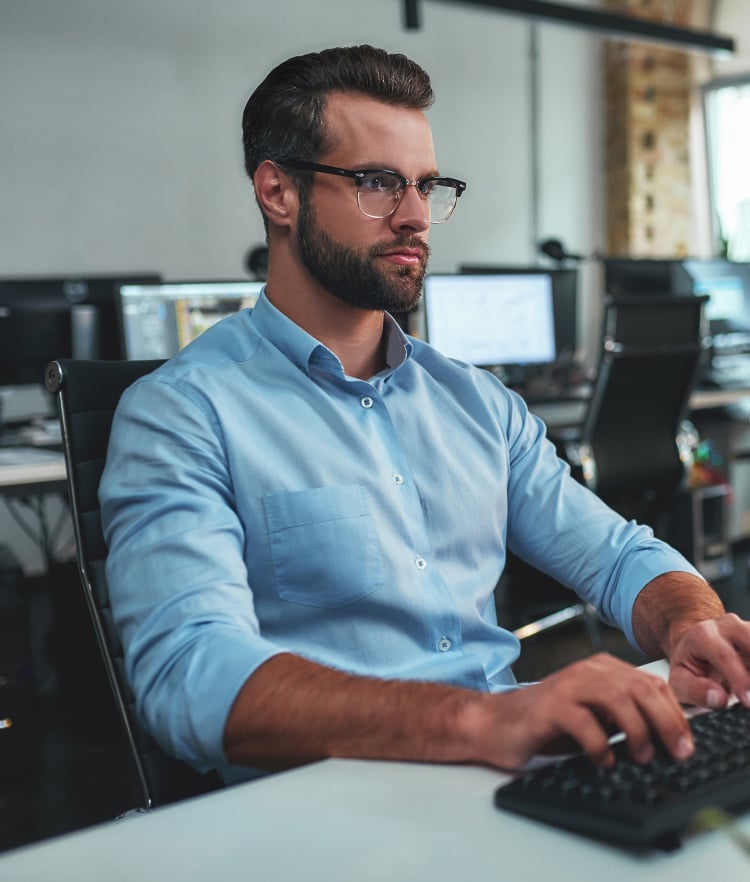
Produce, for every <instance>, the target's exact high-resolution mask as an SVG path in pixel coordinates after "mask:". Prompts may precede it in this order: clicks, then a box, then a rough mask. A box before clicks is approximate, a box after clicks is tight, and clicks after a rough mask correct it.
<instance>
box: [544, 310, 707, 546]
mask: <svg viewBox="0 0 750 882" xmlns="http://www.w3.org/2000/svg"><path fill="white" fill-rule="evenodd" d="M706 299H707V298H706V297H697V296H696V297H693V296H690V297H661V296H644V297H624V298H608V299H607V300H605V309H604V334H603V341H602V350H601V356H600V361H599V369H598V372H597V376H596V380H595V383H594V389H593V394H592V397H591V401H590V404H589V407H588V412H587V414H586V417H585V420H584V423H583V426H582V430H581V434H580V437H579V438H577V439H574V440H572V441H568V442H566V443H564V444H563V445H562V448H563V452H564V455H565V458H566V459H567V460H568V461H569V462H570V464H571V467H572V468H573V471H574V474H576V476H577V477H578V478H579V480H581V481H582V482H583V483H584V484H586V486H588V487H589V488H590V489H591V490H593V491H594V492H595V493H596V494H597V495H598V496H599V497H601V498H602V499H603V500H604V501H605V502H606V503H607V504H608V505H610V506H611V507H612V508H614V509H615V510H616V511H618V512H620V513H621V514H622V515H624V516H625V517H627V518H634V519H636V520H639V521H641V522H642V523H645V524H648V525H649V526H651V527H652V528H653V529H654V530H655V531H656V532H657V533H661V532H663V519H664V517H665V516H666V514H667V513H668V511H669V508H670V506H671V504H672V502H673V501H674V499H675V497H676V494H677V493H678V492H679V490H681V489H682V488H684V487H685V485H686V481H687V475H688V458H689V457H688V456H687V451H686V450H685V448H684V445H683V444H681V443H680V440H681V437H682V429H681V426H682V423H683V420H684V419H685V418H686V415H687V411H688V403H689V399H690V395H691V393H692V391H693V389H694V387H695V382H696V378H697V374H698V370H699V367H700V361H701V358H702V356H703V353H704V351H705V344H704V335H703V304H704V303H705V301H706ZM560 446H561V445H559V444H558V449H559V448H560Z"/></svg>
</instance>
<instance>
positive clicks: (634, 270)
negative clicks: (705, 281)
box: [602, 257, 693, 297]
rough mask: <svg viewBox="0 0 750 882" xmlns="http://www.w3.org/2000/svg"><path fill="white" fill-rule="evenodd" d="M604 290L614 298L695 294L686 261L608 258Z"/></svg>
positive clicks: (604, 263) (605, 267) (676, 259)
mask: <svg viewBox="0 0 750 882" xmlns="http://www.w3.org/2000/svg"><path fill="white" fill-rule="evenodd" d="M602 263H603V266H604V290H605V291H606V293H607V294H611V295H612V296H613V297H627V296H628V295H636V296H639V295H648V294H656V295H670V294H674V295H688V294H692V293H693V284H692V280H691V278H690V275H689V274H688V273H687V272H686V271H685V267H684V261H683V260H680V259H678V258H675V259H666V260H652V259H649V258H645V259H631V258H626V257H606V258H604V260H603V262H602Z"/></svg>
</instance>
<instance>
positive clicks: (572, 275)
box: [461, 264, 578, 363]
mask: <svg viewBox="0 0 750 882" xmlns="http://www.w3.org/2000/svg"><path fill="white" fill-rule="evenodd" d="M461 272H462V273H471V274H475V273H480V274H484V275H498V276H505V275H514V276H515V275H524V276H528V275H539V274H544V275H546V276H549V279H550V282H551V284H552V312H553V314H554V321H555V349H556V361H558V362H561V363H565V362H570V361H572V360H574V359H575V356H576V351H577V349H578V270H577V269H575V268H572V267H566V268H565V269H562V268H560V269H549V268H547V267H535V266H505V265H502V264H500V265H498V264H465V265H463V266H461Z"/></svg>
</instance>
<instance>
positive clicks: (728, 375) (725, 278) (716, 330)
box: [685, 259, 750, 389]
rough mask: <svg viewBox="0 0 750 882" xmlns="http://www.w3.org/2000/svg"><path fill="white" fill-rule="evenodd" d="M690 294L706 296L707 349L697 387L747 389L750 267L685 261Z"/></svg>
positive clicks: (749, 379)
mask: <svg viewBox="0 0 750 882" xmlns="http://www.w3.org/2000/svg"><path fill="white" fill-rule="evenodd" d="M685 270H686V272H687V273H688V274H689V275H690V277H691V279H692V281H693V290H694V292H695V293H696V294H698V295H705V296H706V297H707V298H708V300H707V301H706V307H705V316H706V335H707V342H708V345H709V350H708V358H706V359H705V362H704V365H703V369H702V371H701V376H700V378H699V384H700V385H701V386H702V387H703V388H709V389H712V388H715V389H750V265H748V264H745V263H737V262H734V261H729V260H721V259H714V260H686V261H685Z"/></svg>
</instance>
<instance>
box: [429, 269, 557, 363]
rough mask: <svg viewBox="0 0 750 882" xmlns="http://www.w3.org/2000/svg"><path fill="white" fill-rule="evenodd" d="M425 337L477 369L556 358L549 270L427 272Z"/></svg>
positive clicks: (437, 346)
mask: <svg viewBox="0 0 750 882" xmlns="http://www.w3.org/2000/svg"><path fill="white" fill-rule="evenodd" d="M424 309H425V325H426V330H427V339H428V340H429V342H430V343H431V344H432V345H434V346H435V347H436V348H437V349H439V350H440V351H441V352H443V353H444V354H445V355H448V356H451V357H453V358H458V359H460V360H462V361H466V362H469V363H470V364H474V365H478V366H480V367H499V366H513V365H533V364H549V363H552V362H554V361H555V358H556V347H555V321H554V309H553V303H552V280H551V278H550V275H549V273H545V272H538V273H524V274H510V273H508V274H497V273H492V274H485V273H478V274H463V273H462V274H440V273H435V274H430V275H428V276H427V277H426V278H425V284H424Z"/></svg>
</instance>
